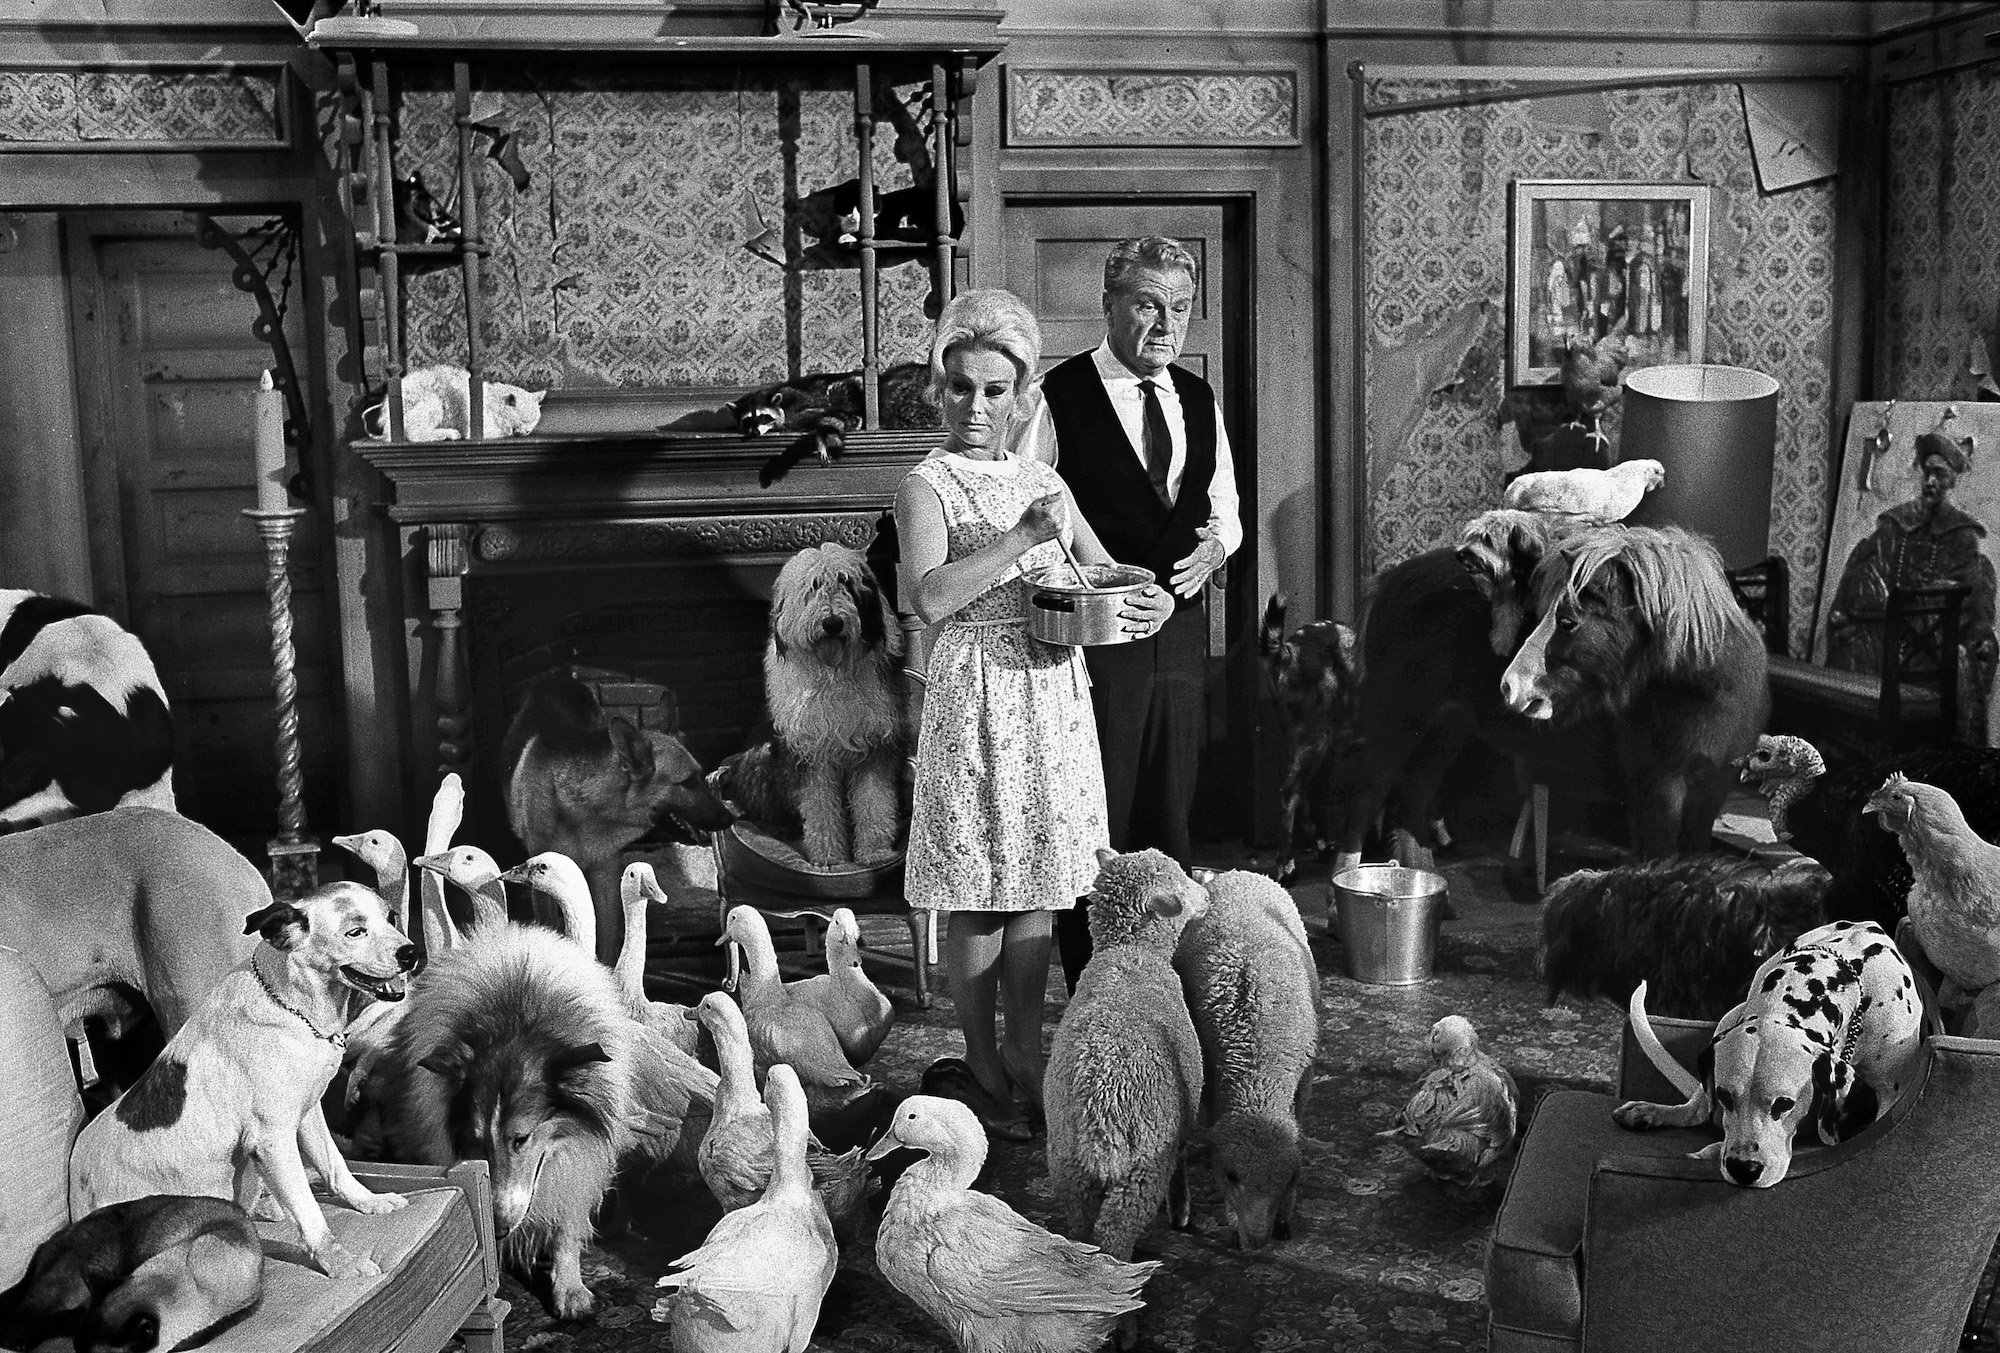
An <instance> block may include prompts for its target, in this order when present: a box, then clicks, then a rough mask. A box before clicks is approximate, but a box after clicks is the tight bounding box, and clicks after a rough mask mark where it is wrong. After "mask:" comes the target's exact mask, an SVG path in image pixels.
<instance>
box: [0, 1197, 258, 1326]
mask: <svg viewBox="0 0 2000 1353" xmlns="http://www.w3.org/2000/svg"><path fill="white" fill-rule="evenodd" d="M263 1291H264V1245H263V1242H262V1241H261V1240H260V1239H259V1238H258V1236H257V1228H256V1227H255V1226H252V1225H251V1224H250V1218H249V1217H248V1216H246V1215H245V1214H244V1211H243V1209H242V1208H240V1207H238V1206H236V1204H234V1203H231V1202H226V1201H224V1200H222V1199H220V1198H183V1197H175V1196H171V1195H167V1194H154V1195H152V1196H151V1197H147V1198H136V1199H133V1200H132V1201H131V1202H128V1203H116V1204H113V1205H112V1206H110V1207H101V1208H99V1209H97V1211H95V1212H93V1213H91V1214H90V1215H89V1216H87V1217H85V1218H84V1219H83V1220H82V1221H79V1222H74V1223H72V1224H70V1225H69V1226H66V1227H64V1228H63V1229H62V1230H60V1231H58V1232H56V1233H55V1234H54V1235H52V1236H50V1237H49V1238H48V1239H47V1240H45V1241H43V1242H42V1244H41V1246H40V1248H38V1249H37V1250H36V1251H35V1257H34V1258H33V1259H32V1260H30V1261H29V1263H28V1272H27V1274H26V1275H25V1276H24V1277H23V1278H22V1279H21V1281H20V1282H18V1283H16V1284H15V1285H14V1286H13V1287H12V1288H10V1289H9V1290H7V1291H6V1292H0V1348H13V1349H26V1348H33V1347H35V1346H36V1345H38V1344H40V1343H41V1342H42V1341H43V1340H45V1339H59V1338H63V1337H68V1338H69V1339H71V1340H73V1341H74V1344H75V1347H76V1349H77V1353H90V1351H91V1350H94V1349H120V1350H130V1351H131V1353H143V1350H147V1349H154V1348H161V1349H167V1348H180V1347H182V1346H183V1345H185V1344H189V1343H194V1342H199V1341H200V1340H201V1339H204V1338H206V1337H208V1336H209V1335H210V1334H212V1333H214V1332H215V1331H216V1330H218V1329H219V1328H220V1327H221V1326H222V1325H223V1324H225V1323H226V1322H229V1321H231V1320H233V1319H235V1318H237V1317H238V1316H240V1315H241V1314H242V1313H243V1312H245V1311H247V1310H249V1309H250V1308H251V1307H252V1306H254V1305H256V1303H257V1300H258V1298H259V1297H261V1296H262V1295H263Z"/></svg>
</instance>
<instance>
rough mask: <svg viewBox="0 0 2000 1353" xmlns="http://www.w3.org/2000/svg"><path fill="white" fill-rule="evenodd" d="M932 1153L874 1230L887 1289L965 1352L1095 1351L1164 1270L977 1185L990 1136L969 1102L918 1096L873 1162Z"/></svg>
mask: <svg viewBox="0 0 2000 1353" xmlns="http://www.w3.org/2000/svg"><path fill="white" fill-rule="evenodd" d="M898 1147H908V1148H910V1149H912V1150H916V1151H922V1152H925V1153H926V1158H925V1159H924V1160H921V1161H919V1162H917V1163H916V1164H915V1165H912V1166H911V1167H910V1168H909V1169H907V1170H905V1171H903V1174H902V1177H901V1178H899V1179H898V1180H897V1181H896V1187H895V1188H894V1189H893V1190H891V1191H890V1194H889V1205H888V1207H887V1208H885V1209H884V1210H883V1213H882V1225H881V1227H880V1229H879V1230H877V1231H876V1233H875V1262H876V1264H877V1266H879V1267H880V1268H881V1270H882V1276H883V1277H884V1278H885V1279H887V1280H888V1282H889V1285H890V1286H891V1287H893V1288H895V1289H896V1290H897V1291H898V1292H901V1293H902V1294H903V1295H904V1296H906V1297H908V1298H909V1299H910V1300H911V1301H913V1302H915V1303H916V1304H917V1305H918V1306H919V1307H921V1308H922V1309H923V1310H924V1311H925V1312H926V1313H927V1314H929V1315H930V1316H931V1318H932V1319H934V1320H936V1321H937V1322H938V1323H939V1324H941V1325H943V1326H944V1327H945V1328H946V1329H947V1330H949V1331H950V1332H951V1338H952V1342H953V1343H955V1344H956V1345H957V1346H958V1348H959V1353H1026V1350H1030V1349H1033V1350H1040V1351H1041V1353H1096V1350H1097V1349H1100V1348H1102V1347H1103V1346H1104V1343H1105V1340H1106V1339H1107V1338H1109V1337H1110V1335H1111V1333H1112V1327H1113V1326H1114V1325H1116V1324H1117V1323H1118V1320H1119V1318H1120V1317H1121V1316H1124V1315H1126V1314H1128V1313H1129V1312H1134V1311H1137V1310H1138V1309H1139V1308H1140V1307H1142V1306H1144V1305H1145V1304H1146V1303H1145V1302H1144V1301H1142V1300H1140V1298H1139V1289H1140V1288H1141V1287H1143V1286H1144V1285H1145V1283H1146V1279H1147V1278H1149V1277H1150V1276H1152V1274H1153V1271H1154V1270H1155V1269H1157V1268H1159V1267H1160V1265H1159V1264H1158V1263H1157V1262H1147V1263H1139V1264H1128V1263H1125V1262H1123V1261H1121V1260H1118V1259H1114V1258H1112V1257H1111V1256H1110V1255H1108V1254H1105V1253H1104V1252H1103V1251H1102V1250H1100V1249H1098V1248H1097V1247H1096V1246H1095V1245H1084V1244H1080V1243H1078V1242H1076V1241H1073V1240H1066V1239H1064V1238H1063V1237H1062V1236H1059V1235H1055V1234H1052V1233H1051V1232H1049V1231H1047V1230H1044V1229H1043V1228H1042V1227H1040V1226H1037V1225H1035V1223H1033V1222H1031V1221H1029V1220H1028V1219H1027V1218H1026V1217H1023V1216H1022V1215H1021V1214H1020V1213H1018V1212H1016V1211H1015V1210H1014V1209H1013V1208H1011V1207H1009V1206H1008V1205H1007V1204H1006V1203H1003V1202H1001V1201H1000V1200H999V1199H998V1198H995V1197H993V1196H992V1195H991V1194H986V1193H978V1192H975V1191H974V1189H973V1187H972V1181H973V1180H974V1179H977V1178H978V1177H979V1170H980V1167H981V1166H982V1165H984V1164H985V1163H986V1129H985V1128H983V1127H981V1126H980V1123H979V1118H978V1116H977V1115H976V1114H974V1113H973V1111H972V1110H971V1109H970V1108H969V1107H967V1106H966V1105H964V1104H961V1103H959V1102H958V1101H957V1100H953V1099H940V1098H938V1097H937V1096H935V1095H912V1096H910V1097H909V1098H908V1099H906V1100H904V1101H903V1102H902V1103H901V1104H900V1105H898V1106H897V1107H896V1113H895V1116H894V1117H893V1118H892V1119H891V1120H890V1122H889V1127H888V1130H887V1131H886V1132H884V1133H883V1134H882V1138H881V1140H880V1141H878V1142H876V1143H875V1145H874V1146H872V1147H870V1148H869V1150H868V1157H869V1159H870V1160H875V1159H879V1158H880V1157H882V1156H885V1155H887V1154H889V1152H891V1151H894V1150H896V1149H897V1148H898Z"/></svg>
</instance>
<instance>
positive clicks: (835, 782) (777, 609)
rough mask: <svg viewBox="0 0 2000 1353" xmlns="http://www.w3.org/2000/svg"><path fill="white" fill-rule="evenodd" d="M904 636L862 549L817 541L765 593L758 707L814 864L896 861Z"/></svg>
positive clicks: (789, 562) (781, 780)
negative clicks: (767, 633) (766, 630)
mask: <svg viewBox="0 0 2000 1353" xmlns="http://www.w3.org/2000/svg"><path fill="white" fill-rule="evenodd" d="M902 655H903V631H902V628H901V626H899V625H898V624H897V623H896V617H895V615H894V614H893V613H892V612H891V611H890V609H889V603H888V601H887V599H886V598H884V597H883V595H882V589H881V586H880V585H879V584H878V583H877V582H876V581H875V575H874V573H873V572H872V571H871V570H870V569H869V567H868V561H867V559H866V558H865V557H863V555H862V554H861V552H860V551H859V550H854V549H850V548H848V547H847V546H845V545H838V544H832V543H828V544H824V545H820V546H818V547H816V548H809V549H804V550H800V551H799V552H798V553H797V554H795V555H793V556H792V557H791V558H790V559H789V560H787V561H786V562H785V566H784V568H782V569H781V570H779V572H778V581H777V583H776V585H775V586H774V587H773V588H772V590H771V638H770V642H769V644H767V645H766V647H765V649H764V701H765V704H766V705H767V706H768V708H769V711H770V716H771V724H772V727H773V729H774V730H775V737H774V739H773V740H774V743H775V746H776V755H775V756H774V757H773V765H774V770H775V773H776V776H777V779H778V781H779V784H780V786H781V787H782V789H783V790H784V791H785V793H786V795H787V797H789V798H790V800H791V801H792V803H793V804H794V805H795V806H796V808H797V811H798V814H799V818H800V820H801V821H802V823H803V824H804V829H805V835H804V853H805V856H806V858H807V859H808V860H811V861H812V862H813V863H814V864H819V865H834V864H847V863H850V862H858V863H862V864H871V863H876V862H879V861H881V860H885V859H887V858H889V857H890V856H892V855H894V854H895V851H896V835H897V827H898V821H897V819H898V816H899V814H898V808H897V777H898V776H899V775H900V774H901V773H902V765H903V727H904V725H903V682H902Z"/></svg>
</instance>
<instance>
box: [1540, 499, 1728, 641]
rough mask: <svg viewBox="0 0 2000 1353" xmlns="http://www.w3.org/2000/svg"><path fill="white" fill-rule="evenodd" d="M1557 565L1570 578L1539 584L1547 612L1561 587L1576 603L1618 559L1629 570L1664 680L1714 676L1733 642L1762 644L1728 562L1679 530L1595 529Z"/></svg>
mask: <svg viewBox="0 0 2000 1353" xmlns="http://www.w3.org/2000/svg"><path fill="white" fill-rule="evenodd" d="M1556 558H1560V559H1563V560H1565V561H1566V562H1567V563H1568V571H1567V573H1566V574H1565V573H1563V572H1562V571H1561V570H1560V568H1549V569H1545V570H1544V571H1543V572H1542V574H1541V575H1540V577H1538V578H1537V580H1536V588H1535V591H1536V599H1537V601H1538V602H1539V603H1540V606H1541V608H1542V609H1543V610H1544V611H1546V609H1547V607H1548V605H1549V604H1550V603H1551V602H1553V601H1554V600H1555V592H1556V589H1557V588H1558V587H1560V588H1561V589H1562V590H1563V592H1564V593H1565V594H1566V595H1567V596H1568V598H1569V599H1570V601H1571V602H1573V603H1574V602H1577V601H1580V600H1581V598H1582V595H1583V590H1584V588H1586V587H1588V586H1589V585H1590V580H1591V579H1592V578H1594V577H1596V576H1597V571H1598V570H1599V569H1601V568H1603V567H1604V566H1605V565H1606V564H1608V563H1610V562H1611V561H1613V560H1614V559H1615V560H1617V561H1618V562H1619V563H1621V564H1623V565H1624V566H1625V570H1626V573H1627V574H1628V575H1629V576H1630V578H1631V580H1632V600H1633V604H1634V605H1635V606H1636V607H1637V609H1638V612H1639V618H1640V619H1641V620H1642V621H1643V622H1644V623H1645V626H1646V628H1647V630H1648V631H1650V632H1651V633H1652V635H1653V639H1654V642H1655V645H1656V647H1657V650H1658V653H1659V669H1658V670H1659V671H1660V672H1661V673H1662V674H1663V675H1666V676H1675V675H1678V674H1680V673H1683V672H1688V671H1707V670H1712V669H1713V668H1715V667H1716V666H1717V665H1718V664H1720V663H1721V662H1722V660H1723V657H1724V653H1725V650H1726V649H1727V646H1728V644H1729V641H1730V639H1731V637H1732V636H1735V637H1737V638H1738V639H1743V638H1748V639H1749V640H1751V641H1752V642H1757V636H1756V631H1755V630H1754V629H1753V628H1752V627H1751V624H1750V618H1749V617H1748V616H1746V615H1745V614H1744V613H1743V608H1742V607H1741V606H1739V605H1737V603H1736V594H1735V592H1733V591H1732V590H1731V589H1730V586H1729V579H1728V577H1727V575H1725V574H1724V573H1723V571H1722V556H1721V555H1719V554H1717V553H1716V551H1715V547H1714V546H1713V545H1711V544H1709V543H1708V542H1707V541H1706V540H1703V539H1702V538H1701V537H1700V536H1697V535H1693V534H1691V533H1689V532H1687V531H1684V530H1682V529H1681V528H1679V527H1677V526H1666V527H1659V528H1655V527H1650V526H1602V527H1596V528H1594V529H1592V530H1588V531H1584V532H1582V533H1581V534H1579V535H1576V536H1572V537H1571V538H1570V539H1568V540H1566V541H1564V542H1563V543H1562V544H1561V545H1559V546H1558V547H1557V548H1556V550H1555V552H1554V553H1553V554H1552V555H1551V556H1550V559H1551V560H1554V559H1556Z"/></svg>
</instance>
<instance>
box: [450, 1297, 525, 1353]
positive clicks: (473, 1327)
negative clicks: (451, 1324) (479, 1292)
mask: <svg viewBox="0 0 2000 1353" xmlns="http://www.w3.org/2000/svg"><path fill="white" fill-rule="evenodd" d="M513 1309H514V1307H513V1305H512V1304H511V1303H509V1302H505V1301H502V1300H500V1298H498V1297H488V1298H487V1299H486V1300H485V1301H483V1302H481V1303H480V1304H479V1305H478V1306H477V1307H475V1308H474V1310H473V1312H472V1314H470V1315H468V1316H467V1317H466V1318H465V1323H464V1324H462V1325H460V1326H459V1327H458V1337H459V1338H460V1339H462V1340H464V1341H465V1348H466V1353H506V1343H507V1337H506V1324H507V1313H508V1312H509V1311H511V1310H513Z"/></svg>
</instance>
